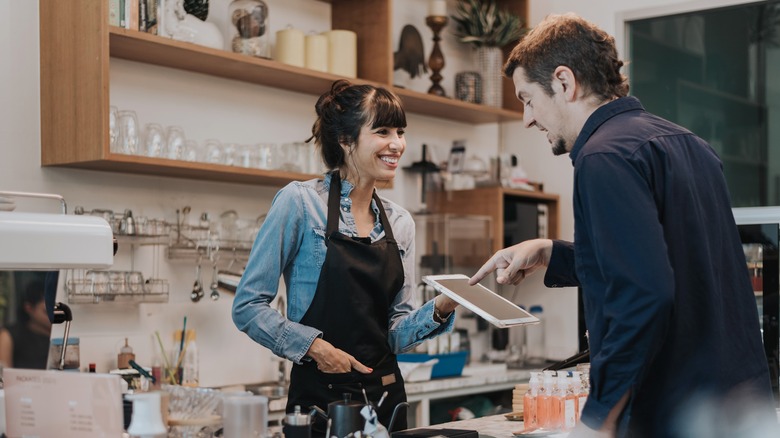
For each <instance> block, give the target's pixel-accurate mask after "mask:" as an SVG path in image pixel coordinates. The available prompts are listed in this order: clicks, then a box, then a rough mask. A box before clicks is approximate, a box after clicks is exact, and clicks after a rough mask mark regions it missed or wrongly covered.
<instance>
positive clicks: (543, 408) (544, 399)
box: [536, 371, 555, 430]
mask: <svg viewBox="0 0 780 438" xmlns="http://www.w3.org/2000/svg"><path fill="white" fill-rule="evenodd" d="M554 378H555V371H545V372H544V383H543V384H542V389H541V391H540V392H539V397H538V398H537V402H536V417H537V418H538V420H539V427H540V428H542V429H546V430H553V427H554V425H555V424H554V418H553V416H554V415H555V412H554V410H553V403H552V395H553V391H554V390H555V380H554Z"/></svg>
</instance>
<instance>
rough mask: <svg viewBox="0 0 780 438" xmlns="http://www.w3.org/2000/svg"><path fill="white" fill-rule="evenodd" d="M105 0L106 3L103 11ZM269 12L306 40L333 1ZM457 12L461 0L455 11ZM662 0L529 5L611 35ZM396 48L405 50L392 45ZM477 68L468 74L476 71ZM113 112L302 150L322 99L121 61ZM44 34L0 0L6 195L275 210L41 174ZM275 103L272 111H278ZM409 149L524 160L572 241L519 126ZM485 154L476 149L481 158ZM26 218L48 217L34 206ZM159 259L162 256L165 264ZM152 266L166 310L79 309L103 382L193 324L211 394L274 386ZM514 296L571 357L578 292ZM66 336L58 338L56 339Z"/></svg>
mask: <svg viewBox="0 0 780 438" xmlns="http://www.w3.org/2000/svg"><path fill="white" fill-rule="evenodd" d="M96 1H98V0H96ZM266 1H267V3H268V5H269V9H270V11H271V15H270V17H271V18H270V20H271V31H272V32H275V31H276V30H278V29H281V28H284V27H285V26H287V24H292V25H294V26H296V27H299V28H301V29H304V30H306V31H309V30H316V31H319V30H324V29H327V28H329V23H328V22H327V21H323V20H327V18H323V17H328V16H329V13H328V8H329V6H328V5H327V4H326V3H321V2H315V1H312V0H266ZM228 3H229V1H228V0H212V6H211V11H212V12H211V14H210V15H211V16H212V18H210V20H212V19H213V21H215V22H217V23H219V22H220V20H223V19H222V18H220V17H219V12H218V11H219V10H220V9H221V10H225V9H226V5H227V4H228ZM396 3H397V4H396V6H395V8H394V11H395V12H394V13H395V23H396V24H395V25H394V26H393V32H394V35H393V41H394V42H397V40H398V36H399V34H400V29H401V27H402V26H403V25H404V24H407V23H410V24H414V25H415V26H416V27H417V29H418V30H419V31H420V33H421V34H422V36H423V40H424V43H425V47H426V52H427V53H429V52H430V47H431V42H430V38H431V32H430V29H428V28H427V27H426V26H425V25H424V24H423V19H422V17H423V16H424V15H425V14H426V12H427V9H426V8H427V2H425V1H422V0H398V1H397V2H396ZM448 3H449V7H450V10H453V5H454V0H449V2H448ZM661 3H676V2H674V1H666V2H662V1H659V0H644V1H640V0H623V1H616V0H613V1H606V0H601V1H590V2H586V3H583V2H580V1H577V0H568V1H532V2H531V17H530V18H531V19H530V22H531V24H533V23H536V22H538V21H539V20H540V19H541V18H542V17H543V16H544V15H546V14H548V13H551V12H565V11H575V12H579V13H581V14H582V15H583V16H585V17H586V18H588V19H590V20H592V21H595V22H596V23H598V24H599V25H601V26H603V27H604V28H605V29H606V30H608V31H610V32H612V31H614V27H615V18H614V17H615V13H616V12H617V11H619V10H624V9H629V8H642V7H648V6H655V5H658V4H661ZM444 33H445V34H444V40H443V42H442V50H443V51H444V54H445V58H446V62H447V65H446V67H445V69H444V70H443V71H442V74H443V75H444V77H445V79H444V81H443V85H444V87H445V89H446V90H447V93H448V94H449V95H452V94H453V85H452V83H453V80H452V78H453V77H454V74H455V73H456V72H458V71H461V70H464V69H467V68H469V63H470V62H471V61H470V53H469V51H468V49H465V48H464V47H463V46H460V44H459V43H457V41H455V39H454V37H453V36H452V35H451V32H448V31H447V30H446V29H445V32H444ZM394 46H396V43H394ZM471 68H473V67H471ZM110 72H111V90H110V92H111V104H112V105H116V106H118V107H120V108H127V109H134V110H136V111H137V112H138V116H139V119H140V122H141V123H142V124H143V123H147V122H150V121H156V122H159V123H162V124H164V125H174V124H176V125H180V126H182V127H183V128H184V130H185V133H186V134H187V136H188V137H191V138H194V139H196V140H198V141H203V140H205V139H207V138H217V139H219V140H222V141H227V142H275V143H284V142H289V141H299V140H301V139H303V138H305V137H307V136H308V133H309V132H310V127H311V123H312V121H313V117H314V111H313V104H314V101H315V97H314V96H310V95H302V94H298V93H292V92H287V91H281V90H276V89H271V88H267V87H261V86H254V85H250V84H246V83H241V82H236V81H230V80H225V79H220V78H214V77H208V76H203V75H199V74H194V73H188V72H181V71H177V70H171V69H166V68H162V67H154V66H149V65H144V64H138V63H134V62H129V61H124V60H112V63H111V70H110ZM399 74H400V73H397V74H396V79H397V80H399V81H404V82H406V85H407V86H409V87H410V88H412V89H416V90H420V91H425V90H426V89H427V87H428V86H430V82H429V81H428V80H427V78H423V79H415V80H411V81H410V80H408V78H403V77H399V76H398V75H399ZM39 79H40V76H39V26H38V2H37V1H21V2H20V1H13V0H0V111H2V112H0V115H1V116H2V117H0V120H2V122H0V151H2V154H0V190H19V191H31V192H52V193H58V194H61V195H63V196H64V197H65V199H66V200H67V201H68V203H69V206H70V208H71V209H72V208H73V207H74V206H76V205H82V206H84V207H85V208H86V209H88V210H89V209H92V208H110V209H113V210H115V211H122V210H123V209H125V208H131V209H133V212H134V213H135V215H136V216H139V215H145V216H150V217H164V218H167V219H169V220H173V219H174V217H175V214H174V213H175V209H176V208H182V207H184V206H187V205H188V206H191V207H192V211H193V213H200V212H202V211H208V212H210V213H212V214H214V215H218V214H219V213H221V212H223V211H225V210H228V209H235V210H236V211H237V212H238V213H239V215H240V217H245V218H251V217H255V216H257V215H258V214H260V213H262V212H265V211H267V209H268V206H269V204H270V201H271V198H272V196H273V194H274V193H275V192H276V190H277V189H276V188H271V187H261V186H250V185H238V184H228V183H211V182H202V181H196V180H183V179H173V178H163V177H151V176H136V175H126V174H115V173H107V172H96V171H85V170H76V169H60V168H41V167H40V128H39V126H40V104H39V100H40V93H39ZM271 103H272V104H271ZM409 125H410V126H409V130H408V145H409V149H408V151H407V154H406V155H405V156H404V158H403V162H402V166H406V165H408V164H410V163H411V162H413V161H416V160H419V159H420V151H419V146H420V145H421V144H422V143H427V144H428V145H430V146H431V147H432V149H433V152H434V154H435V156H436V157H437V158H438V159H444V158H445V157H446V155H447V153H448V151H449V147H450V145H451V143H452V141H453V140H456V139H465V140H466V143H467V145H471V148H470V149H469V154H470V153H472V152H474V153H477V154H479V155H480V156H483V157H487V156H490V155H494V154H495V153H496V152H497V150H498V147H497V145H499V144H503V145H504V149H505V150H507V151H511V152H513V153H517V154H518V155H519V156H520V157H521V163H522V164H523V165H524V167H525V168H526V170H527V171H528V173H529V175H530V177H531V179H533V180H536V181H541V182H543V183H544V184H545V189H546V191H548V192H552V193H559V194H560V195H561V207H562V208H561V213H562V214H561V233H562V236H563V237H564V238H571V237H572V229H573V223H572V214H571V208H570V199H571V165H570V161H569V160H568V158H567V157H553V156H552V154H551V153H550V151H549V145H548V144H547V141H546V140H545V138H544V136H542V135H540V134H539V133H537V132H535V131H529V130H526V129H524V128H523V127H522V124H521V123H519V122H517V123H509V124H506V125H504V126H503V127H501V128H499V127H498V126H496V125H485V126H471V125H467V124H461V123H456V122H450V121H446V120H441V119H435V118H431V117H425V116H420V115H416V114H411V115H409ZM476 145H479V150H476V151H475V150H474V148H475V147H476ZM416 188H417V185H416V180H415V178H414V176H412V175H407V174H405V173H403V172H401V174H400V177H399V178H397V181H396V185H395V187H394V188H393V189H392V190H388V191H385V193H384V195H386V196H389V197H390V198H392V199H395V200H396V201H398V202H400V203H402V204H403V205H405V206H407V207H409V208H410V209H414V208H415V207H416V202H417V196H418V194H417V191H416ZM31 208H40V207H39V206H38V205H33V206H32V207H31ZM128 253H129V250H128V249H127V248H124V249H123V250H122V251H120V254H119V255H118V256H117V258H116V267H117V268H118V269H127V268H128V267H129V265H130V259H129V256H128ZM158 255H159V253H158ZM153 257H154V250H153V249H151V248H146V247H145V248H140V249H138V250H137V256H136V259H135V260H136V263H137V266H139V267H140V268H142V269H149V270H150V269H152V267H153V266H155V263H154V258H153ZM161 258H162V260H160V261H159V263H157V264H156V266H158V267H159V270H160V275H161V276H162V277H163V278H168V279H169V280H170V284H171V294H170V302H169V303H167V304H142V305H138V306H128V305H111V304H101V305H72V306H71V307H72V308H73V311H74V322H73V326H72V334H73V335H75V336H80V337H81V362H82V365H86V364H87V363H88V362H95V363H97V366H98V371H106V370H108V369H109V368H113V367H114V366H115V359H116V354H117V352H118V350H119V347H120V345H121V342H122V339H123V338H124V337H128V338H129V340H130V344H131V345H132V346H134V347H135V351H136V354H137V359H138V361H139V362H140V363H142V364H144V363H149V361H151V356H152V352H153V348H154V344H153V343H152V334H153V333H154V332H155V331H159V332H160V333H161V335H163V337H164V338H165V339H168V338H169V336H170V333H171V332H172V331H173V330H175V329H177V328H179V327H180V325H181V321H182V318H183V317H184V315H187V316H188V327H192V328H195V329H197V332H198V341H199V342H198V344H199V347H200V351H201V355H202V358H201V380H202V384H204V385H225V384H232V383H238V382H250V381H259V380H267V379H272V378H275V374H274V371H275V365H276V363H274V362H271V361H269V358H270V354H269V353H268V352H267V351H265V350H264V349H262V348H260V347H258V346H257V345H256V344H254V343H253V342H251V341H249V340H248V338H246V336H244V335H243V334H242V333H240V332H238V331H237V330H236V329H235V327H234V326H233V324H232V322H231V320H230V303H231V302H230V299H229V297H225V296H223V298H222V299H220V300H219V301H217V302H211V301H210V300H208V299H206V300H204V301H201V302H200V303H197V304H193V303H191V302H190V301H189V291H190V289H191V287H192V283H193V280H194V266H193V264H192V263H191V262H190V263H187V262H181V261H168V260H166V259H165V257H164V251H162V256H161ZM532 281H533V283H530V284H526V285H524V286H523V287H521V288H520V289H518V291H517V295H516V296H517V297H518V302H520V303H522V304H526V305H530V304H537V303H540V304H543V305H545V309H546V312H545V313H546V314H547V318H546V320H547V330H548V336H547V339H548V347H549V348H550V350H551V353H552V354H553V355H554V356H556V357H565V356H567V355H569V354H572V353H574V351H575V350H576V339H575V338H576V317H575V316H576V304H575V303H576V298H575V294H574V291H573V290H566V291H547V290H545V289H544V287H543V286H541V285H540V279H538V278H537V279H535V280H532ZM61 330H62V327H55V328H54V331H55V335H56V336H61Z"/></svg>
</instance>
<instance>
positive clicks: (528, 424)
mask: <svg viewBox="0 0 780 438" xmlns="http://www.w3.org/2000/svg"><path fill="white" fill-rule="evenodd" d="M539 374H541V373H539V372H532V373H531V379H530V380H529V381H528V391H527V392H526V393H525V395H524V396H523V427H524V429H525V430H528V431H530V430H534V429H538V428H539V417H538V415H537V414H538V413H537V397H539V383H540V382H539Z"/></svg>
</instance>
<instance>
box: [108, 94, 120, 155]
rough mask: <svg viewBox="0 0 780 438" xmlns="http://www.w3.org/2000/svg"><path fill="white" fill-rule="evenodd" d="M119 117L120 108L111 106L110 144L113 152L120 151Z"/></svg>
mask: <svg viewBox="0 0 780 438" xmlns="http://www.w3.org/2000/svg"><path fill="white" fill-rule="evenodd" d="M118 118H119V108H117V107H115V106H113V105H112V106H111V107H109V109H108V144H109V149H110V150H111V152H119V150H118V149H117V146H118V144H119V141H118V140H119V124H118V122H117V119H118Z"/></svg>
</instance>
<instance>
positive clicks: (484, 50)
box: [477, 46, 504, 108]
mask: <svg viewBox="0 0 780 438" xmlns="http://www.w3.org/2000/svg"><path fill="white" fill-rule="evenodd" d="M503 58H504V56H503V52H502V51H501V48H500V47H487V46H483V47H478V48H477V64H478V65H479V74H480V76H482V90H483V96H482V103H484V104H485V105H489V106H494V107H497V108H501V103H502V100H503V90H502V84H503V81H504V79H503V78H502V77H501V68H502V67H503V62H504V59H503Z"/></svg>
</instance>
